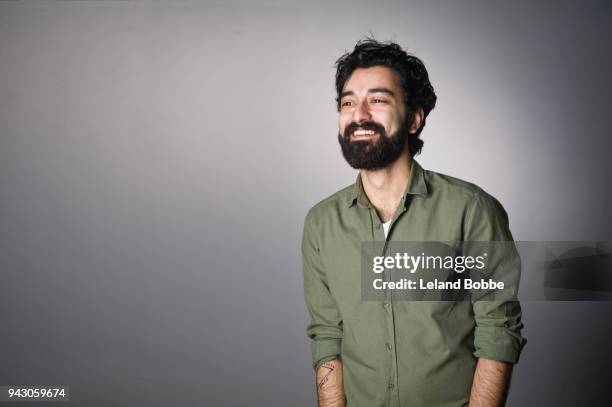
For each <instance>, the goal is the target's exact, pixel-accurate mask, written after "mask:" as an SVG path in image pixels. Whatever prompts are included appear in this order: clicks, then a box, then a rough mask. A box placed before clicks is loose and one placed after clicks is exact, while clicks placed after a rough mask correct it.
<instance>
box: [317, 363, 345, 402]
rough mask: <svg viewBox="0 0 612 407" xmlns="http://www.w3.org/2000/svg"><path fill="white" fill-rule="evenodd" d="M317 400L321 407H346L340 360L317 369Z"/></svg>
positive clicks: (324, 364)
mask: <svg viewBox="0 0 612 407" xmlns="http://www.w3.org/2000/svg"><path fill="white" fill-rule="evenodd" d="M317 398H318V399H319V407H344V406H346V399H345V398H344V385H343V381H342V362H340V360H338V359H333V360H330V361H328V362H325V363H323V364H322V365H321V366H319V368H318V369H317Z"/></svg>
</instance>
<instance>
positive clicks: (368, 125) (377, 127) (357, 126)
mask: <svg viewBox="0 0 612 407" xmlns="http://www.w3.org/2000/svg"><path fill="white" fill-rule="evenodd" d="M356 130H371V131H375V132H376V133H378V134H380V135H381V136H384V135H385V128H384V127H383V126H382V125H381V124H378V123H376V122H373V121H367V122H361V123H355V122H351V123H349V125H348V126H346V127H345V128H344V138H345V139H349V138H350V137H351V134H353V133H354V132H355V131H356Z"/></svg>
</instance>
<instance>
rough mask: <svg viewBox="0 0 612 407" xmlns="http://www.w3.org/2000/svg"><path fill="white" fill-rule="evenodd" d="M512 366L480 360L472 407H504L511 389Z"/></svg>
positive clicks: (472, 396) (471, 401)
mask: <svg viewBox="0 0 612 407" xmlns="http://www.w3.org/2000/svg"><path fill="white" fill-rule="evenodd" d="M511 376H512V365H511V364H510V363H506V362H500V361H497V360H489V359H483V358H480V359H478V363H477V364H476V371H475V372H474V382H473V383H472V393H471V395H470V407H503V406H504V405H505V404H506V396H507V395H508V388H509V387H510V377H511Z"/></svg>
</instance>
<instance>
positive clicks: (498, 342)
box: [464, 195, 526, 363]
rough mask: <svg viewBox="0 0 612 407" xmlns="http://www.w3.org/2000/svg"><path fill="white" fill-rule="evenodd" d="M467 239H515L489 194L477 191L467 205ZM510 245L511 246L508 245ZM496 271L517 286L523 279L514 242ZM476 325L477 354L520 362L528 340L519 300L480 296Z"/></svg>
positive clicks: (475, 310)
mask: <svg viewBox="0 0 612 407" xmlns="http://www.w3.org/2000/svg"><path fill="white" fill-rule="evenodd" d="M464 240H465V241H473V242H474V241H493V242H502V241H504V242H512V234H511V233H510V228H509V225H508V216H507V214H506V212H505V211H504V209H503V207H502V206H501V204H500V203H499V202H498V201H497V200H495V198H493V197H491V196H489V195H478V196H476V197H475V199H474V200H473V201H472V203H471V205H470V207H469V208H468V211H467V215H466V224H465V236H464ZM507 247H508V246H507ZM509 247H510V248H509V249H505V250H504V258H503V259H502V261H500V262H499V264H497V265H494V267H496V268H497V269H496V271H495V273H496V274H497V275H498V276H500V277H501V278H502V279H503V280H506V281H512V282H513V283H514V284H515V285H516V287H518V282H519V279H520V267H521V265H520V257H519V255H518V252H517V251H516V247H515V246H514V244H513V243H512V244H511V245H510V246H509ZM472 307H473V311H474V319H475V322H476V328H475V332H474V349H475V350H474V355H475V356H476V357H478V358H485V359H491V360H499V361H504V362H509V363H517V362H518V360H519V356H520V353H521V350H522V349H523V347H524V346H525V343H526V340H525V338H523V336H522V335H521V330H522V328H523V323H522V322H521V317H522V311H521V305H520V303H519V302H518V300H498V301H494V300H477V301H473V303H472Z"/></svg>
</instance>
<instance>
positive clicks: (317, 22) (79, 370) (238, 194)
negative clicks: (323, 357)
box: [0, 0, 612, 406]
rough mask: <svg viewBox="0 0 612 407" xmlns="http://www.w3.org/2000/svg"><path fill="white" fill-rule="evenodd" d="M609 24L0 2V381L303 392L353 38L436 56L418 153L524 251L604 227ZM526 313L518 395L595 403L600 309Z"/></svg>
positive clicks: (286, 396) (603, 323) (138, 391)
mask: <svg viewBox="0 0 612 407" xmlns="http://www.w3.org/2000/svg"><path fill="white" fill-rule="evenodd" d="M611 27H612V7H611V6H610V3H609V2H605V1H580V2H578V1H573V2H567V1H541V2H533V1H514V2H511V3H510V2H489V1H469V2H454V1H447V2H425V1H422V2H396V3H391V2H365V1H350V2H348V1H346V2H319V3H310V4H308V5H306V4H301V3H300V2H297V1H260V2H257V3H256V2H247V1H237V0H233V1H218V2H196V1H181V2H172V3H170V2H140V1H131V2H130V1H125V2H124V1H108V2H99V1H83V2H79V1H57V2H53V1H40V2H37V1H3V2H0V188H1V190H0V191H1V192H0V323H1V328H0V329H1V332H2V334H1V336H0V384H4V385H6V384H63V385H69V386H70V387H71V391H72V400H73V401H72V404H73V405H87V406H108V405H117V406H120V405H121V406H122V405H125V406H128V405H130V406H131V405H147V406H162V405H180V406H192V405H207V406H241V405H248V406H314V405H315V389H314V373H313V370H312V367H311V366H310V351H309V340H308V338H307V337H306V335H305V328H306V325H307V323H308V320H307V314H306V310H305V305H304V301H303V292H302V276H301V269H300V240H301V232H302V222H303V219H304V216H305V214H306V212H307V210H308V209H309V208H310V207H311V206H312V205H314V204H315V203H316V202H318V201H319V200H321V199H323V198H324V197H326V196H328V195H330V194H332V193H333V192H335V191H337V190H338V189H340V188H342V187H344V186H346V185H349V184H351V183H353V182H354V179H355V175H356V173H355V172H354V171H353V170H351V169H350V168H349V167H348V165H347V164H346V163H345V162H344V160H343V158H342V156H341V153H340V148H339V146H338V143H337V140H336V134H337V124H336V120H337V116H336V114H337V113H336V110H335V102H334V97H335V92H334V85H333V84H334V68H333V63H334V61H335V60H336V58H337V57H338V56H340V55H341V54H342V53H343V52H344V51H345V50H348V49H351V48H352V47H353V46H354V44H355V42H356V41H357V40H358V39H360V38H363V36H364V35H365V34H368V33H371V34H373V35H374V36H375V37H376V38H377V39H380V40H394V41H397V42H398V43H400V44H401V45H402V46H404V47H405V48H407V49H408V50H409V51H411V52H414V53H415V54H416V55H418V56H419V57H421V58H422V59H423V60H424V62H425V65H426V67H427V68H428V70H429V73H430V77H431V81H432V83H433V85H434V87H435V89H436V92H437V94H438V104H437V107H436V108H435V110H434V111H433V112H432V113H431V114H430V116H429V118H428V119H427V125H426V127H425V129H424V131H423V133H422V137H423V139H424V140H425V146H424V149H423V154H422V155H421V156H418V157H417V160H418V161H419V162H420V163H421V164H422V165H423V167H425V168H426V169H430V170H434V171H438V172H442V173H446V174H450V175H453V176H456V177H459V178H463V179H465V180H468V181H471V182H474V183H476V184H478V185H479V186H481V187H482V188H484V189H485V190H486V191H487V192H489V193H490V194H492V195H493V196H495V197H496V198H498V199H499V200H500V201H501V202H502V204H503V205H504V207H505V208H506V210H507V212H508V214H509V217H510V226H511V229H512V232H513V234H514V237H515V239H516V240H612V218H611V216H610V208H611V207H612V193H611V192H610V173H612V160H610V158H609V155H610V152H611V151H612V139H611V135H612V134H611V129H612V122H611V115H610V107H611V106H612V100H611V99H612V86H611V84H612V80H611V79H610V72H611V71H612V52H611V51H612V50H611V46H610V40H609V39H610V38H611V36H612V28H611ZM523 310H524V322H525V329H524V335H525V336H526V337H527V339H528V344H527V346H526V348H525V350H524V352H523V355H522V359H521V361H520V363H519V364H518V365H517V366H516V368H515V373H514V377H513V383H512V389H511V394H510V398H509V402H508V405H509V406H577V405H589V406H604V405H609V403H610V402H611V401H612V390H611V389H610V387H609V383H608V380H609V372H610V369H611V368H612V350H611V349H610V346H609V337H610V334H612V328H611V326H610V323H609V322H610V319H611V317H612V304H610V303H577V302H573V303H572V302H554V303H553V302H549V303H543V302H525V303H523ZM23 405H27V403H24V404H23Z"/></svg>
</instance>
